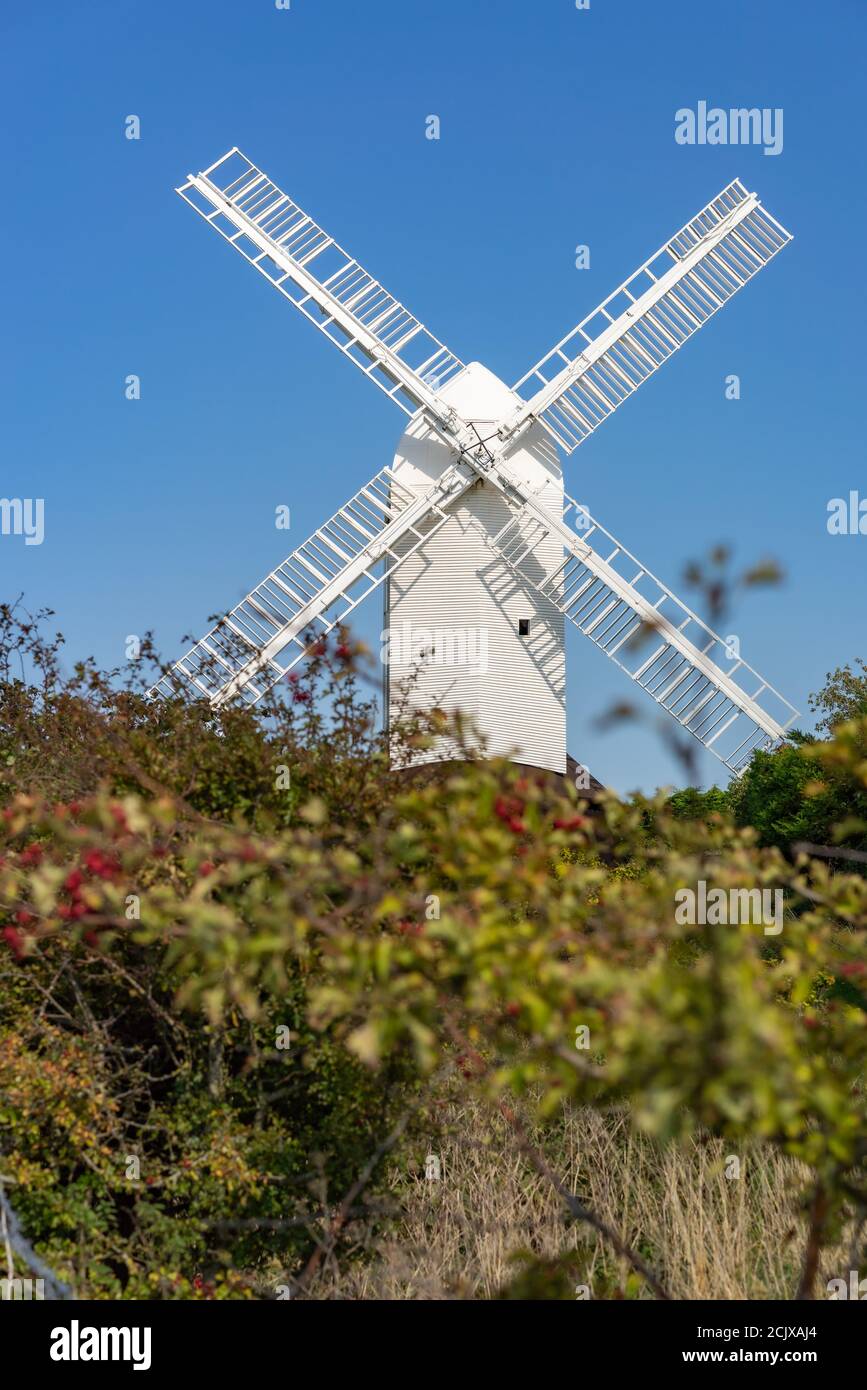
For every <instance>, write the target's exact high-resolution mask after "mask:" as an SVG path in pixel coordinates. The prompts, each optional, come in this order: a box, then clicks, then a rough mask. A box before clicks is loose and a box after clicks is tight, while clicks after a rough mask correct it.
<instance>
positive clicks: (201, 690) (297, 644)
mask: <svg viewBox="0 0 867 1390" xmlns="http://www.w3.org/2000/svg"><path fill="white" fill-rule="evenodd" d="M475 476H476V475H475V473H473V471H472V470H471V469H469V468H467V467H466V466H464V465H459V466H456V467H453V468H448V469H446V470H445V472H444V473H443V474H442V476H441V477H440V478H439V480H438V481H437V483H436V484H435V486H433V487H432V488H431V489H430V490H429V491H428V492H427V493H425V494H424V495H423V496H418V495H416V494H414V493H411V492H410V491H408V490H407V489H406V488H404V487H403V486H402V485H401V484H400V483H399V482H398V481H397V479H396V478H395V476H394V473H393V470H392V469H391V468H385V469H383V470H382V472H381V473H378V474H377V475H376V477H375V478H372V479H371V481H370V482H369V483H367V485H366V486H365V487H363V488H361V490H360V491H359V492H357V493H356V494H355V496H354V497H353V498H351V499H350V501H348V502H347V503H346V504H345V505H344V506H343V507H341V508H340V510H339V511H338V512H336V513H335V514H334V516H333V517H331V519H330V520H329V521H327V522H326V523H325V525H324V526H322V527H320V528H319V530H318V531H315V532H314V533H313V535H312V536H310V537H309V538H308V539H307V540H306V541H305V542H304V543H303V545H300V546H299V547H298V549H297V550H294V551H293V552H292V554H291V555H290V556H288V558H287V559H286V560H284V561H283V563H282V564H280V565H278V566H277V568H276V569H275V570H272V571H271V573H270V574H269V575H268V576H267V577H266V578H265V579H264V580H263V581H262V583H261V584H259V585H258V586H257V587H256V588H255V589H253V590H252V592H251V593H249V594H248V595H247V596H246V598H244V599H242V601H241V602H240V603H239V604H238V605H237V606H236V607H235V608H233V609H232V611H231V612H230V613H227V614H226V616H225V617H224V618H222V619H221V620H220V621H219V622H218V623H217V624H216V625H215V626H214V627H213V628H211V630H210V632H208V633H207V635H206V636H205V637H203V638H201V640H200V641H198V642H197V643H196V644H195V646H193V647H191V648H190V650H189V651H188V652H187V653H186V654H185V655H184V656H182V657H181V658H180V660H179V661H176V662H175V663H174V665H173V666H171V667H170V668H169V670H168V671H167V672H166V674H165V675H164V676H163V678H162V680H160V681H159V682H158V683H157V685H156V686H155V687H154V690H153V692H152V693H153V694H160V695H172V694H178V693H181V692H186V693H188V694H193V695H196V696H204V697H205V698H206V699H208V700H210V702H211V704H212V705H214V706H215V707H216V706H220V705H224V704H227V703H229V702H230V701H232V700H233V699H236V698H239V699H242V700H243V701H245V702H246V703H247V704H255V703H256V701H257V700H260V699H261V698H262V696H263V695H264V694H265V693H266V692H267V691H268V690H270V688H271V687H272V686H273V685H274V684H275V683H276V682H277V681H278V680H280V679H281V677H283V676H285V675H286V674H287V673H288V672H289V671H291V670H292V668H293V667H294V666H296V665H297V664H298V662H299V661H300V660H301V659H302V657H303V656H304V655H305V654H306V653H307V652H308V651H309V649H310V646H311V643H312V642H315V641H316V640H317V639H319V638H321V637H323V636H324V635H326V634H327V633H328V632H330V631H331V629H332V628H334V627H335V626H337V624H338V623H341V622H343V621H344V620H345V619H346V617H347V616H348V615H349V613H351V612H352V610H353V609H354V608H356V607H357V606H358V604H359V603H361V602H362V600H363V599H365V598H367V596H368V594H370V593H372V592H373V590H374V589H376V588H378V587H379V586H380V585H381V584H382V583H383V582H384V580H386V579H387V578H388V577H389V576H390V575H391V574H393V573H394V571H395V570H396V569H397V568H398V566H399V565H402V564H403V563H404V561H406V560H407V559H409V557H410V556H411V555H414V554H415V552H416V551H417V550H418V549H419V547H420V546H421V545H423V544H424V542H425V541H426V540H428V539H430V537H432V536H433V535H435V534H436V532H437V531H438V530H439V529H440V527H441V526H442V525H443V524H444V523H445V521H446V520H447V513H446V512H445V510H444V507H445V506H446V505H447V503H448V502H450V501H451V500H453V499H454V498H456V497H459V496H460V495H461V493H462V492H463V491H464V490H465V489H466V488H467V487H468V486H469V485H470V483H471V482H472V481H473V480H474V479H475Z"/></svg>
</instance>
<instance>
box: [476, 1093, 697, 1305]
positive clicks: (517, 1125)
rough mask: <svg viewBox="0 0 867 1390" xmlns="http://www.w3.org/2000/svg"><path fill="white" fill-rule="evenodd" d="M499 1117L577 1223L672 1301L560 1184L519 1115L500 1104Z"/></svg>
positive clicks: (610, 1231)
mask: <svg viewBox="0 0 867 1390" xmlns="http://www.w3.org/2000/svg"><path fill="white" fill-rule="evenodd" d="M500 1113H501V1115H502V1116H503V1118H504V1119H505V1120H507V1121H508V1123H509V1124H510V1125H511V1126H512V1129H513V1130H514V1132H515V1136H516V1138H517V1140H518V1147H519V1148H520V1149H521V1152H522V1153H523V1154H524V1155H525V1157H526V1158H528V1159H529V1160H530V1162H531V1163H532V1165H533V1167H534V1168H535V1169H536V1172H537V1173H540V1174H541V1175H542V1177H544V1178H547V1179H548V1181H549V1182H550V1183H551V1185H552V1187H553V1188H554V1190H555V1192H558V1193H559V1194H560V1196H561V1197H562V1198H563V1201H564V1202H565V1203H566V1205H567V1207H568V1208H569V1211H570V1213H571V1215H572V1216H573V1217H574V1218H575V1220H576V1221H584V1222H586V1223H587V1225H588V1226H592V1227H593V1229H594V1231H598V1233H599V1235H601V1236H603V1237H604V1238H605V1239H606V1240H607V1241H609V1242H610V1243H611V1245H613V1246H614V1249H615V1250H616V1251H617V1253H618V1255H621V1256H622V1257H623V1259H625V1260H626V1261H628V1263H629V1264H630V1265H631V1266H632V1268H633V1269H634V1270H635V1271H636V1273H637V1274H640V1275H641V1276H642V1278H643V1279H645V1280H646V1281H647V1283H648V1284H649V1286H650V1288H651V1289H652V1290H653V1292H654V1294H655V1295H656V1297H657V1298H659V1299H664V1300H666V1301H668V1300H670V1298H671V1295H670V1294H669V1293H668V1292H667V1291H666V1290H665V1289H664V1288H663V1286H662V1284H661V1283H660V1282H659V1280H658V1279H657V1277H656V1275H655V1274H654V1272H653V1270H652V1269H651V1268H650V1266H649V1265H647V1264H645V1262H644V1260H643V1259H642V1258H641V1256H640V1255H639V1254H638V1252H637V1251H636V1250H633V1249H632V1246H631V1245H628V1244H627V1243H626V1241H625V1240H623V1239H622V1238H621V1237H620V1236H619V1235H618V1234H617V1232H616V1231H615V1230H614V1229H613V1227H611V1226H609V1225H608V1223H607V1222H606V1221H603V1220H602V1218H601V1217H600V1216H597V1215H596V1213H595V1212H593V1211H591V1210H590V1209H589V1207H585V1206H584V1204H583V1202H579V1200H578V1198H577V1197H575V1196H574V1195H573V1194H572V1193H571V1192H570V1191H569V1189H568V1188H567V1187H566V1186H565V1185H564V1184H563V1183H562V1182H561V1181H560V1179H559V1178H558V1177H557V1174H556V1173H555V1172H554V1171H553V1169H552V1168H551V1166H550V1165H549V1163H548V1160H547V1159H546V1158H545V1155H544V1154H543V1153H542V1152H541V1151H540V1150H539V1149H537V1148H536V1146H535V1144H532V1143H531V1142H530V1140H529V1139H528V1137H527V1135H526V1133H525V1131H524V1128H523V1126H522V1124H521V1122H520V1120H519V1119H518V1117H517V1115H516V1114H515V1113H514V1111H513V1110H511V1109H510V1107H509V1106H508V1105H506V1104H505V1102H502V1103H501V1104H500Z"/></svg>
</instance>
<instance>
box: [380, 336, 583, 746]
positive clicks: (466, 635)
mask: <svg viewBox="0 0 867 1390" xmlns="http://www.w3.org/2000/svg"><path fill="white" fill-rule="evenodd" d="M442 396H443V399H444V400H445V401H446V402H447V403H448V404H449V405H451V406H453V407H454V408H455V410H456V411H457V412H458V414H459V415H460V416H461V417H462V419H464V420H467V421H468V422H471V423H472V425H473V426H474V428H475V429H476V430H477V431H478V434H479V437H480V439H481V440H486V439H489V438H491V437H492V436H494V437H495V436H496V430H497V426H498V424H499V422H500V421H501V420H503V419H505V418H507V417H508V416H509V415H511V414H512V413H514V411H515V409H516V408H517V407H518V406H520V403H521V402H520V399H519V397H517V396H516V395H515V393H514V392H513V391H510V390H509V388H508V387H507V386H506V385H505V384H504V383H503V382H502V381H500V380H499V379H498V378H497V377H495V376H494V374H493V373H492V372H490V371H488V370H487V368H486V367H483V366H482V365H481V363H479V362H471V363H470V364H469V365H468V366H467V367H465V368H464V370H463V371H462V372H460V373H459V374H458V375H457V376H456V377H453V378H452V380H451V381H450V382H448V383H447V385H446V386H445V387H444V388H442ZM450 462H451V455H450V452H449V450H448V448H447V447H446V445H445V444H444V443H443V441H442V440H441V439H440V437H439V436H438V435H437V434H436V432H435V431H433V430H431V429H430V427H429V426H428V425H427V424H426V422H425V420H424V418H423V417H421V418H419V419H416V420H414V421H413V422H412V423H411V424H410V426H409V428H408V429H407V431H406V433H405V434H404V435H403V437H402V439H401V440H400V443H399V444H398V448H397V453H396V455H395V458H394V464H393V470H394V476H395V478H396V479H397V481H398V482H399V483H400V484H401V485H402V486H404V487H405V488H407V490H408V491H409V492H411V493H412V494H413V496H417V497H420V496H422V495H424V494H426V493H428V492H430V489H431V486H432V485H433V484H434V483H435V482H436V481H437V479H438V478H439V477H441V476H442V474H443V473H444V472H445V470H446V468H447V467H448V466H449V464H450ZM509 464H510V466H511V467H512V468H513V469H514V471H515V472H516V474H517V475H518V476H519V477H520V479H521V481H522V482H524V483H525V484H526V485H527V487H529V488H530V489H531V490H532V491H533V492H534V493H535V494H536V495H537V496H538V497H539V499H540V501H541V502H542V503H543V504H544V505H545V506H546V507H547V508H549V509H550V510H551V511H552V512H555V513H556V514H558V515H559V514H561V513H562V511H563V475H562V471H561V469H560V463H559V458H558V455H557V449H556V447H555V446H554V445H553V443H552V441H551V440H550V438H549V437H548V435H547V434H546V433H545V431H544V430H543V429H542V428H541V427H540V426H536V427H535V428H534V429H532V430H528V431H527V433H526V434H525V435H524V436H523V437H522V439H521V440H520V442H519V443H518V444H517V445H516V446H515V448H514V449H513V450H511V451H510V453H509ZM446 510H447V513H448V520H447V521H446V523H445V525H444V526H443V527H442V528H441V529H440V530H439V531H438V532H437V534H436V535H435V536H433V537H432V538H431V540H430V541H429V542H428V544H427V545H426V546H425V547H424V548H423V550H419V551H417V552H416V553H415V554H414V555H412V556H410V557H409V558H408V559H407V560H406V562H405V563H404V564H403V565H401V566H400V568H399V569H398V570H397V571H396V572H395V574H394V575H393V576H392V577H391V578H390V579H389V580H388V583H387V585H386V589H385V610H384V611H385V617H384V632H385V634H386V636H385V638H384V644H383V653H382V655H383V660H384V662H385V669H386V672H387V690H388V712H389V719H390V720H391V721H394V720H396V719H398V718H400V717H401V716H402V715H403V714H404V713H405V712H407V711H408V709H410V708H412V707H417V708H419V709H422V710H429V709H432V708H434V707H438V708H440V709H442V710H444V711H446V712H449V713H451V712H454V711H458V710H459V711H462V712H463V714H464V715H466V716H469V717H470V718H471V719H472V721H473V724H474V725H475V728H476V729H477V731H478V733H479V734H480V735H481V736H482V738H483V739H484V740H485V746H486V749H487V751H488V753H489V754H491V755H502V756H513V757H515V758H516V759H517V760H518V761H519V762H525V763H530V764H532V765H533V766H536V767H541V768H548V769H550V770H551V771H553V772H565V770H566V683H565V682H566V672H565V650H564V626H565V624H564V617H563V614H562V613H561V612H560V611H559V610H558V609H557V608H556V606H555V605H554V603H552V601H551V600H550V599H548V598H545V597H544V596H543V595H541V594H540V593H539V591H538V589H537V588H535V587H534V586H533V585H532V584H531V583H529V582H528V581H527V580H524V579H523V578H522V577H521V576H520V575H516V574H515V573H514V572H513V571H512V570H511V569H510V568H509V566H508V565H507V564H505V562H504V561H503V559H502V557H501V556H500V555H499V554H498V553H497V551H496V549H495V548H494V547H493V544H492V542H493V538H494V537H495V536H496V535H497V534H498V533H499V532H500V531H501V530H502V529H503V527H504V526H506V525H507V524H508V522H509V521H510V520H511V510H510V507H509V503H508V501H507V500H506V498H505V497H504V496H503V494H502V492H501V491H500V490H499V489H498V488H496V487H494V486H493V484H492V483H489V482H486V481H485V479H484V477H479V478H478V479H477V481H476V482H475V483H474V485H473V486H472V487H471V488H469V489H468V490H467V491H466V492H465V493H464V494H463V496H462V497H460V498H459V499H458V500H457V501H455V502H454V503H452V504H451V505H450V506H449V507H447V509H446ZM561 555H562V544H561V543H560V542H559V541H558V539H557V537H556V536H549V537H547V538H546V540H545V541H544V542H543V543H542V545H541V546H540V548H539V550H538V551H537V552H536V553H535V556H534V558H535V562H536V564H537V566H538V571H537V572H538V574H539V576H542V575H544V574H548V573H550V572H551V571H552V570H554V569H555V568H556V566H557V564H558V563H559V561H560V558H561ZM454 752H455V750H454V749H453V748H452V747H451V746H450V745H449V744H448V743H447V742H446V741H444V740H440V741H439V742H438V743H437V744H436V745H435V746H434V747H433V748H432V749H430V750H428V751H427V752H426V753H423V754H417V755H416V756H415V758H414V761H421V760H435V759H440V758H447V757H449V756H451V755H452V754H453V753H454Z"/></svg>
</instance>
